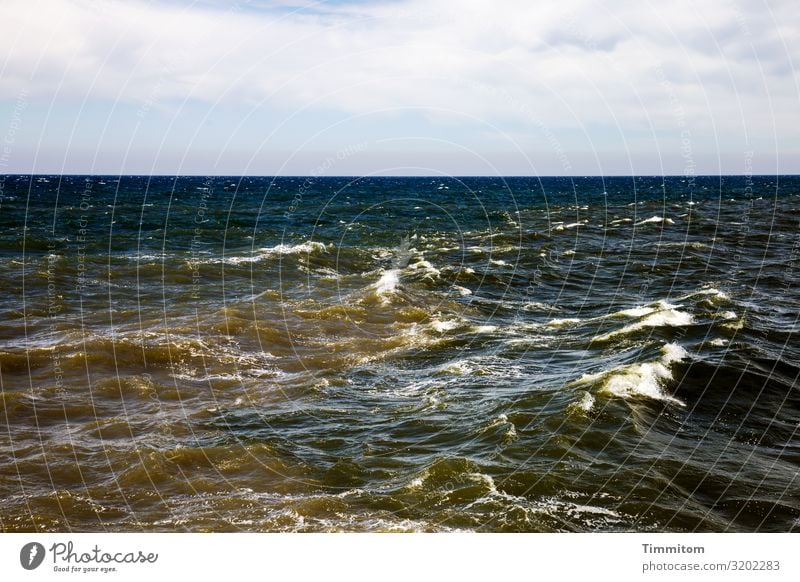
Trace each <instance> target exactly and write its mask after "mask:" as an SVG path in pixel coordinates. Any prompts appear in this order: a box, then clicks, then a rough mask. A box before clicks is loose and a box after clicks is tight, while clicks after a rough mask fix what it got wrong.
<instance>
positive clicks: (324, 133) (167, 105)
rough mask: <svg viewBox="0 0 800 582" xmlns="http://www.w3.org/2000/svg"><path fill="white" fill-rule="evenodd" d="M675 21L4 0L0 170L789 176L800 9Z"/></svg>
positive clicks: (529, 7) (472, 10) (361, 4)
mask: <svg viewBox="0 0 800 582" xmlns="http://www.w3.org/2000/svg"><path fill="white" fill-rule="evenodd" d="M667 4H668V5H665V3H657V2H647V1H644V2H642V1H637V2H634V1H627V0H616V1H614V2H611V1H608V2H589V1H585V0H563V1H560V2H557V3H553V2H531V1H530V0H528V1H522V0H519V1H517V0H502V1H494V2H489V1H488V0H484V1H476V0H465V1H462V2H454V1H452V0H391V1H387V2H368V1H357V2H354V1H346V0H338V1H327V2H316V3H314V2H304V1H302V0H296V1H293V0H286V1H278V2H269V1H264V0H252V1H245V0H241V1H239V2H223V1H221V0H198V1H193V2H191V1H185V0H162V1H140V0H125V1H122V0H4V2H3V8H2V10H3V18H2V20H0V48H1V50H0V133H2V134H4V138H3V137H0V139H2V140H3V146H2V147H3V148H4V149H3V150H2V151H3V155H2V156H1V157H0V172H21V173H29V172H36V173H62V172H63V173H109V174H134V173H135V174H152V173H156V174H251V175H272V174H292V175H303V174H311V173H325V174H329V175H354V174H359V175H360V174H393V175H398V174H428V175H430V174H433V175H448V174H453V175H468V174H471V175H475V174H480V175H496V174H504V175H562V174H569V175H588V174H593V175H594V174H606V175H612V174H614V175H619V174H623V175H626V174H692V173H696V174H709V173H710V174H716V173H738V174H741V173H749V172H754V173H797V172H798V171H800V139H798V137H800V136H799V135H798V130H797V128H798V127H800V107H799V105H800V76H799V75H798V73H797V69H796V66H797V65H798V64H800V43H798V41H797V39H798V38H800V18H799V17H797V16H796V9H795V8H794V6H793V3H791V2H788V1H785V2H783V1H773V2H750V1H748V2H745V1H744V0H708V1H705V2H702V3H701V2H671V3H667ZM328 160H332V161H333V162H332V163H331V162H328V163H326V161H328Z"/></svg>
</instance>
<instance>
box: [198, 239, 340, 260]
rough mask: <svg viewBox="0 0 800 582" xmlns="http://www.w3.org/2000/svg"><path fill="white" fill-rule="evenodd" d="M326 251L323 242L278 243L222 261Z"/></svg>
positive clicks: (259, 258) (270, 257) (326, 246)
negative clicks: (251, 253) (247, 254)
mask: <svg viewBox="0 0 800 582" xmlns="http://www.w3.org/2000/svg"><path fill="white" fill-rule="evenodd" d="M327 252H328V245H326V244H325V243H321V242H318V241H307V242H304V243H302V244H296V245H285V244H279V245H275V246H272V247H262V248H260V249H258V250H257V251H256V254H254V255H250V256H234V257H226V258H225V259H223V262H224V263H226V264H229V265H240V264H242V263H257V262H260V261H263V260H265V259H272V258H275V257H281V256H285V255H311V254H316V253H327ZM214 262H219V261H214Z"/></svg>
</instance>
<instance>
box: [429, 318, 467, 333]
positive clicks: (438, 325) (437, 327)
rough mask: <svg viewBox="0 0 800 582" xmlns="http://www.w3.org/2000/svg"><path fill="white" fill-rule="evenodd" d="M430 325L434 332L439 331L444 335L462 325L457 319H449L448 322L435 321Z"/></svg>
mask: <svg viewBox="0 0 800 582" xmlns="http://www.w3.org/2000/svg"><path fill="white" fill-rule="evenodd" d="M430 325H431V328H432V329H433V330H434V331H437V332H439V333H444V332H446V331H452V330H454V329H456V328H457V327H458V326H459V325H460V324H459V322H458V321H456V320H455V319H449V320H446V321H441V320H440V319H434V320H433V321H431V324H430Z"/></svg>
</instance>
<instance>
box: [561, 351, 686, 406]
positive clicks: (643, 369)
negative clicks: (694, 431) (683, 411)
mask: <svg viewBox="0 0 800 582" xmlns="http://www.w3.org/2000/svg"><path fill="white" fill-rule="evenodd" d="M687 357H688V353H687V352H686V350H685V349H684V348H683V347H681V346H679V345H678V344H675V343H668V344H665V345H664V346H663V347H662V348H661V357H660V358H659V359H658V360H656V361H654V362H645V363H641V364H628V365H625V366H619V367H616V368H612V369H610V370H606V371H604V372H599V373H596V374H584V375H583V376H581V377H580V378H579V379H578V380H576V381H575V382H574V383H573V384H574V385H578V386H580V385H586V384H591V385H595V386H598V387H599V390H600V392H601V393H604V394H608V395H610V396H618V397H621V398H630V397H642V396H644V397H647V398H652V399H655V400H662V401H666V402H671V403H673V404H677V405H679V406H686V404H685V403H684V402H683V401H681V400H679V399H677V398H675V397H674V396H671V395H669V394H667V393H666V392H665V391H664V389H663V386H664V384H665V383H666V382H667V381H669V380H672V379H673V377H672V371H671V369H670V367H671V366H672V364H674V363H677V362H681V361H683V360H684V359H686V358H687ZM582 402H583V403H584V404H586V403H588V402H590V401H589V400H584V401H582ZM593 404H594V402H593V400H592V401H591V405H593ZM591 405H589V406H591ZM581 408H582V409H583V410H584V411H585V412H588V409H587V408H586V407H585V406H584V407H581ZM589 409H591V408H589Z"/></svg>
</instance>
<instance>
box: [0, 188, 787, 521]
mask: <svg viewBox="0 0 800 582" xmlns="http://www.w3.org/2000/svg"><path fill="white" fill-rule="evenodd" d="M798 227H800V178H798V177H763V176H756V177H752V178H748V177H724V178H718V177H715V178H711V177H701V178H677V177H676V178H666V179H664V178H661V177H637V178H605V179H603V178H582V179H569V178H548V179H541V180H539V179H535V178H508V179H503V178H467V179H452V178H448V179H445V178H442V179H438V178H371V179H361V178H359V179H356V178H353V179H347V178H326V179H322V178H319V179H316V178H274V179H273V178H236V177H226V178H210V179H205V178H188V177H182V178H177V179H176V178H146V177H110V176H109V177H103V176H91V177H89V176H70V177H67V176H65V177H59V176H47V177H40V176H33V177H31V176H4V177H2V182H0V284H1V285H2V286H1V287H0V289H2V295H1V296H0V312H1V313H2V317H0V380H1V384H0V397H1V398H0V499H2V504H1V505H0V529H2V530H4V531H20V530H25V531H33V530H37V531H69V530H73V531H87V530H88V531H99V530H115V531H116V530H124V531H135V530H145V531H173V530H177V531H185V530H190V531H200V530H223V531H229V530H234V531H235V530H251V531H295V530H299V531H338V530H345V531H363V530H369V531H449V530H477V531H714V532H717V531H784V532H785V531H800V493H798V492H799V491H800V478H799V477H798V475H799V474H800V435H799V434H798V420H799V419H800V392H798V373H800V322H799V321H798V317H799V314H800V297H799V296H800V229H799V228H798Z"/></svg>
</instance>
